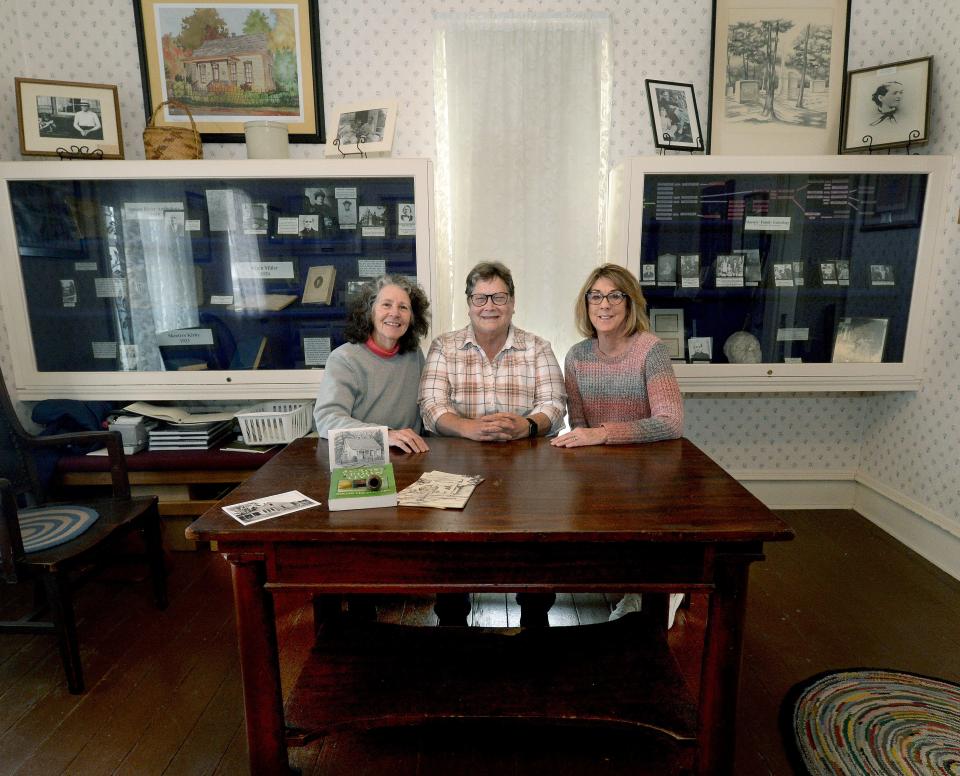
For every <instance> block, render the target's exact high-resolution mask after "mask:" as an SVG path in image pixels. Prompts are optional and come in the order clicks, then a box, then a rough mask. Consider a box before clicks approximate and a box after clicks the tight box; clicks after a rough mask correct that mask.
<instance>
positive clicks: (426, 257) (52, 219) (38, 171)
mask: <svg viewBox="0 0 960 776" xmlns="http://www.w3.org/2000/svg"><path fill="white" fill-rule="evenodd" d="M431 180H432V173H431V165H430V162H429V161H427V160H400V159H383V160H362V161H361V160H296V161H295V160H271V161H269V162H261V161H236V162H235V161H191V162H155V161H150V162H74V163H71V164H69V165H66V164H64V165H53V164H38V163H14V164H11V163H4V164H0V218H2V219H3V226H4V228H3V230H2V232H3V234H2V237H0V239H2V240H3V254H2V259H0V261H2V262H3V264H4V266H3V276H4V278H5V280H4V283H3V284H2V289H0V294H2V298H0V303H2V307H3V316H4V323H5V327H6V331H7V336H8V342H9V345H10V348H11V351H12V354H13V367H14V379H15V383H16V387H17V391H18V395H19V396H20V398H22V399H40V398H47V397H54V396H56V397H72V398H88V397H89V398H98V399H99V398H106V399H110V398H118V399H126V398H134V399H177V398H189V399H202V398H218V399H219V398H228V399H229V398H247V397H263V396H269V397H270V398H312V397H313V396H314V395H315V394H316V387H317V384H318V383H319V381H320V380H321V379H322V367H323V366H324V364H325V362H326V356H327V354H329V352H330V351H331V350H332V349H333V348H336V347H337V346H339V345H341V344H342V343H343V342H344V327H345V323H346V315H347V305H348V303H349V301H350V300H351V299H352V298H354V297H355V296H356V294H357V293H358V291H359V289H360V288H361V287H362V285H363V284H364V283H368V282H371V281H373V280H375V279H376V278H378V277H379V276H381V275H383V274H385V273H393V274H399V275H404V276H406V277H408V278H410V279H412V280H414V281H415V282H417V283H419V284H420V286H421V287H422V288H423V289H424V290H425V291H426V293H427V295H428V297H430V298H431V299H432V298H433V295H432V283H431V273H432V271H433V270H432V267H433V261H432V258H431V244H430V238H429V235H430V227H431V222H432V214H431V203H430V196H429V192H430V186H431Z"/></svg>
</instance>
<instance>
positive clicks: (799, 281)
mask: <svg viewBox="0 0 960 776" xmlns="http://www.w3.org/2000/svg"><path fill="white" fill-rule="evenodd" d="M803 276H804V262H803V260H800V261H795V262H793V285H795V286H802V285H804V277H803Z"/></svg>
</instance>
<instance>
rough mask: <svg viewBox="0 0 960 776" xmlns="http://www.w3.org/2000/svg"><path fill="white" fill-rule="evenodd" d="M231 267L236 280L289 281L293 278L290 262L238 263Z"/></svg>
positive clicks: (291, 263)
mask: <svg viewBox="0 0 960 776" xmlns="http://www.w3.org/2000/svg"><path fill="white" fill-rule="evenodd" d="M233 266H234V268H235V270H236V272H237V277H238V278H264V279H271V280H290V279H292V278H293V262H292V261H238V262H236V263H235V264H234V265H233Z"/></svg>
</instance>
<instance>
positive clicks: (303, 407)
mask: <svg viewBox="0 0 960 776" xmlns="http://www.w3.org/2000/svg"><path fill="white" fill-rule="evenodd" d="M237 420H238V421H240V430H241V431H242V432H243V441H244V442H246V443H247V444H248V445H271V444H287V443H288V442H292V441H293V440H294V439H299V438H300V437H302V436H303V435H304V434H309V433H310V429H311V427H312V426H313V402H309V401H308V402H297V401H292V402H279V401H274V402H265V403H263V404H258V405H257V406H256V407H253V408H252V409H251V410H250V411H248V412H238V413H237Z"/></svg>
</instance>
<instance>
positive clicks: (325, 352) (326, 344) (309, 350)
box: [303, 337, 330, 366]
mask: <svg viewBox="0 0 960 776" xmlns="http://www.w3.org/2000/svg"><path fill="white" fill-rule="evenodd" d="M329 355H330V338H329V337H304V338H303V363H304V364H306V365H307V366H324V365H326V363H327V357H328V356H329Z"/></svg>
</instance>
